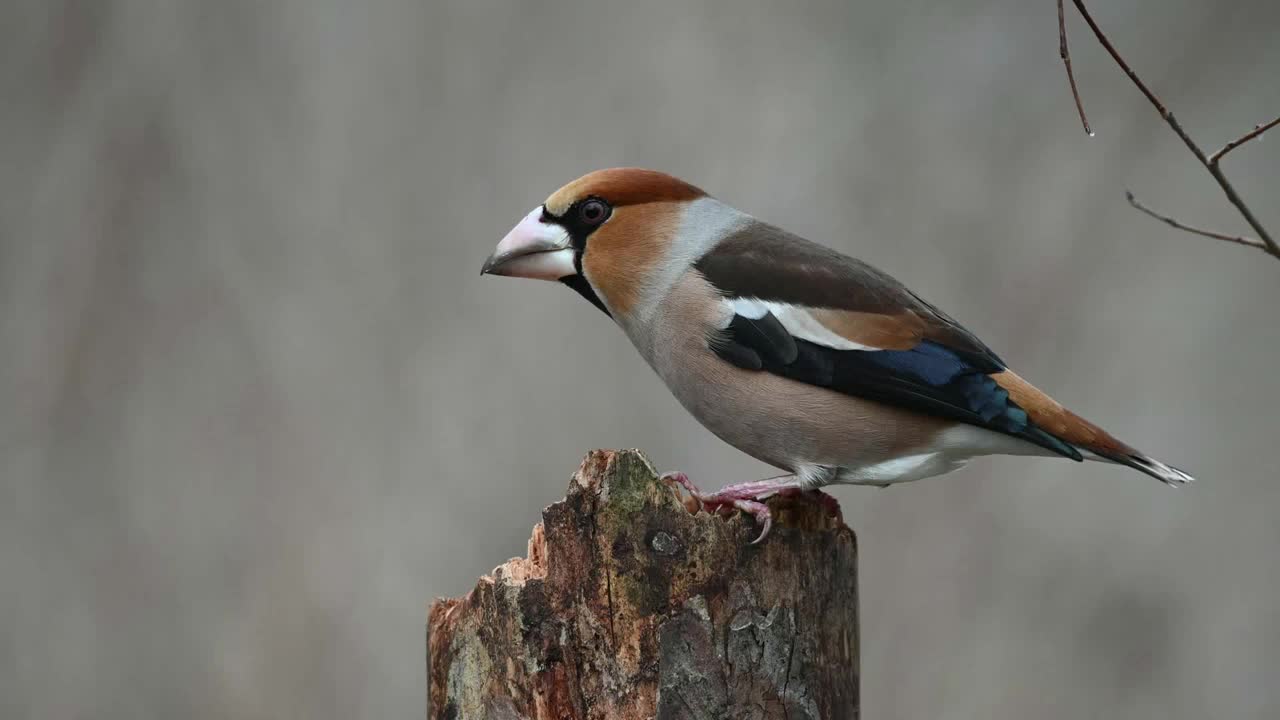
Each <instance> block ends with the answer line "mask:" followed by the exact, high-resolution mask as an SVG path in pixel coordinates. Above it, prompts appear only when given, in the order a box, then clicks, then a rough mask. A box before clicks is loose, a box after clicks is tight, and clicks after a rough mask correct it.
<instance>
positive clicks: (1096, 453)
mask: <svg viewBox="0 0 1280 720" xmlns="http://www.w3.org/2000/svg"><path fill="white" fill-rule="evenodd" d="M1126 449H1129V448H1126ZM1085 459H1086V460H1099V461H1101V462H1109V463H1116V464H1117V465H1125V466H1127V467H1131V468H1133V469H1134V470H1137V471H1138V472H1141V473H1146V474H1147V475H1150V476H1151V477H1153V478H1155V479H1157V480H1159V481H1160V482H1162V483H1164V484H1166V485H1174V486H1177V485H1185V484H1186V483H1189V482H1192V481H1193V480H1195V478H1194V477H1192V476H1191V475H1189V474H1187V473H1186V472H1183V471H1182V470H1179V469H1178V468H1176V467H1174V466H1172V465H1166V464H1164V463H1162V462H1160V461H1159V460H1156V459H1155V458H1153V457H1148V456H1146V455H1143V454H1142V453H1140V452H1137V451H1134V452H1131V453H1113V452H1107V451H1106V450H1102V449H1101V448H1099V449H1098V450H1086V451H1085Z"/></svg>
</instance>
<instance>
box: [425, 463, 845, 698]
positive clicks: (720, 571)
mask: <svg viewBox="0 0 1280 720" xmlns="http://www.w3.org/2000/svg"><path fill="white" fill-rule="evenodd" d="M806 495H808V494H806ZM770 507H771V508H772V509H773V512H774V517H775V523H774V528H773V531H772V532H771V533H770V535H769V537H768V538H767V539H766V540H765V541H764V542H762V543H760V544H759V545H750V544H749V543H750V541H751V540H752V539H754V538H755V535H756V533H757V532H758V528H757V527H756V526H755V523H754V521H753V520H752V519H751V518H749V517H743V516H741V515H740V514H736V515H734V516H733V517H730V518H727V519H726V518H724V517H719V516H714V515H708V514H706V513H698V514H696V515H694V514H690V513H689V512H688V511H687V510H686V509H685V508H684V507H683V505H682V503H681V501H680V500H679V499H678V498H677V496H676V495H675V494H674V492H673V491H672V490H671V489H670V488H668V487H666V486H665V485H664V484H663V483H662V482H661V481H660V480H658V479H657V477H656V474H655V473H654V471H653V468H652V467H651V466H650V465H649V463H648V462H647V461H646V460H645V459H644V457H643V456H642V455H640V453H638V452H636V451H633V450H628V451H620V452H609V451H596V452H593V453H591V454H590V455H588V456H587V458H586V460H585V461H583V463H582V467H581V468H579V469H578V472H577V473H575V474H574V476H573V480H572V481H571V482H570V483H569V492H568V496H567V497H566V498H565V499H564V500H562V501H560V502H557V503H555V504H553V505H551V506H550V507H548V508H547V509H546V510H545V511H544V512H543V522H542V523H541V524H539V525H537V526H535V527H534V529H533V537H532V538H531V539H530V541H529V556H528V557H527V558H517V559H513V560H511V561H509V562H507V563H506V564H504V565H502V566H500V567H498V568H495V569H494V571H493V574H492V575H487V576H485V577H482V578H481V579H480V581H479V583H478V584H477V585H476V587H475V589H474V590H472V591H471V592H470V593H468V594H467V595H466V596H464V597H461V598H456V599H439V600H437V601H436V602H435V603H434V604H432V606H431V612H430V616H429V620H428V624H427V635H428V672H427V674H428V683H429V690H428V693H429V699H428V711H427V715H428V718H430V720H470V719H471V718H496V719H499V720H516V719H519V718H537V719H538V720H542V719H552V718H554V719H557V720H561V719H568V718H573V719H575V720H587V719H603V718H617V719H626V720H633V719H634V720H647V719H648V718H655V717H656V718H660V719H662V720H666V719H668V718H671V719H676V718H679V719H681V720H684V719H689V720H693V719H699V720H701V719H702V718H789V719H800V718H806V719H807V718H824V719H826V720H839V719H841V718H856V717H858V674H859V673H858V593H857V545H856V541H855V538H854V534H853V532H852V531H851V530H849V528H847V527H845V526H844V524H843V523H842V522H841V521H840V519H839V518H838V517H832V516H831V511H830V510H829V509H828V507H824V505H823V503H822V502H820V501H819V500H817V499H814V498H811V497H803V498H778V499H774V500H771V501H770Z"/></svg>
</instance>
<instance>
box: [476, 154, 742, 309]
mask: <svg viewBox="0 0 1280 720" xmlns="http://www.w3.org/2000/svg"><path fill="white" fill-rule="evenodd" d="M706 203H712V204H714V206H715V207H717V208H724V209H725V210H728V208H727V206H724V205H721V204H720V203H717V202H715V201H714V200H712V199H711V198H709V197H708V196H707V194H706V193H704V192H703V191H702V190H699V189H698V188H696V187H694V186H692V185H690V184H689V183H686V182H684V181H683V180H679V179H677V178H674V177H672V176H670V175H666V174H664V173H660V172H656V171H653V170H642V169H639V168H612V169H608V170H597V171H596V172H593V173H589V174H587V175H584V176H582V177H580V178H578V179H577V180H574V181H573V182H571V183H569V184H568V185H565V186H564V187H562V188H560V189H559V190H557V191H555V192H554V193H552V194H551V196H550V197H548V198H547V200H546V202H544V203H543V204H541V205H539V206H538V207H536V208H534V209H533V210H532V211H531V212H530V213H529V214H528V215H526V216H525V217H524V219H523V220H521V221H520V222H519V223H518V224H517V225H516V226H515V227H514V228H512V229H511V232H509V233H507V236H506V237H504V238H503V239H502V242H500V243H498V247H497V248H496V249H495V250H494V251H493V254H492V255H490V256H489V259H488V260H486V261H485V263H484V267H483V268H482V269H481V273H482V274H491V275H506V276H509V277H527V278H537V279H540V280H558V281H560V282H562V283H564V284H565V285H568V286H569V287H571V288H573V289H574V290H576V291H578V292H579V293H580V294H582V295H583V296H584V297H586V298H587V299H588V300H590V301H591V302H592V303H593V304H595V305H596V306H597V307H599V308H600V309H601V310H604V311H605V312H606V313H609V314H610V315H613V316H615V317H619V316H623V317H625V316H627V315H628V314H631V313H633V312H634V311H636V310H637V309H638V306H639V305H643V304H645V303H646V297H645V296H646V295H647V294H648V291H649V290H650V289H651V288H653V287H654V286H655V284H658V282H659V279H660V277H661V276H663V275H665V274H669V273H670V272H674V271H675V270H676V269H679V270H683V269H685V268H687V267H688V265H689V263H690V262H692V260H693V257H696V256H693V257H681V256H684V255H688V254H689V253H687V252H680V251H681V250H682V249H688V250H693V248H692V247H690V248H685V247H684V246H686V245H689V244H690V243H691V242H692V243H693V244H698V245H704V244H706V240H707V239H708V238H705V237H703V236H704V235H705V233H704V232H700V231H699V229H698V228H699V227H704V226H705V225H706V224H705V223H703V222H700V220H701V219H704V218H702V216H704V215H706V212H705V211H706V209H707V208H703V212H696V210H697V209H698V208H699V207H700V204H706ZM691 213H692V214H691ZM691 224H693V225H694V226H695V227H691ZM713 225H715V223H713Z"/></svg>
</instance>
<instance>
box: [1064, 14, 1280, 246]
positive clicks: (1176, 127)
mask: <svg viewBox="0 0 1280 720" xmlns="http://www.w3.org/2000/svg"><path fill="white" fill-rule="evenodd" d="M1072 2H1073V3H1074V4H1075V6H1076V9H1077V10H1079V11H1080V17H1082V18H1084V21H1085V22H1086V23H1088V25H1089V29H1090V30H1092V31H1093V34H1094V36H1095V37H1097V38H1098V42H1100V43H1102V47H1104V48H1106V50H1107V52H1108V53H1110V54H1111V57H1112V59H1114V60H1115V61H1116V64H1117V65H1119V66H1120V69H1121V70H1123V71H1124V73H1125V75H1128V76H1129V79H1130V80H1132V81H1133V84H1134V85H1136V86H1137V87H1138V89H1139V90H1141V91H1142V94H1143V95H1145V96H1146V97H1147V100H1149V101H1151V104H1152V105H1153V106H1155V109H1156V112H1158V113H1160V117H1162V118H1164V121H1165V122H1166V123H1168V125H1169V127H1170V128H1172V129H1173V132H1174V133H1176V134H1177V136H1178V137H1179V138H1181V139H1182V142H1183V144H1184V145H1186V146H1187V149H1188V150H1190V151H1191V154H1192V155H1195V156H1196V159H1197V160H1199V161H1200V164H1201V165H1204V167H1205V169H1206V170H1208V171H1209V174H1210V175H1212V176H1213V179H1214V180H1217V181H1218V186H1219V187H1221V188H1222V192H1224V193H1225V194H1226V196H1227V199H1228V200H1230V201H1231V204H1232V205H1235V206H1236V210H1238V211H1239V212H1240V214H1241V215H1242V216H1243V217H1244V219H1245V221H1246V222H1248V223H1249V225H1250V226H1251V227H1252V228H1253V229H1254V231H1255V232H1257V233H1258V237H1259V238H1261V239H1262V240H1261V242H1262V243H1263V245H1264V246H1265V247H1266V249H1267V252H1269V253H1270V254H1272V255H1274V256H1276V257H1278V258H1280V245H1277V244H1276V241H1275V240H1273V239H1271V235H1270V234H1269V233H1268V232H1267V230H1266V228H1264V227H1262V223H1261V222H1259V221H1258V218H1256V217H1254V215H1253V211H1251V210H1250V209H1249V206H1248V205H1245V204H1244V200H1241V199H1240V195H1238V194H1237V193H1236V189H1235V188H1234V187H1232V186H1231V182H1230V181H1228V180H1227V176H1226V175H1223V174H1222V170H1221V169H1220V168H1219V167H1218V164H1217V163H1214V162H1210V161H1209V158H1208V157H1206V156H1205V154H1204V151H1203V150H1201V149H1200V146H1199V145H1197V144H1196V143H1195V141H1194V140H1192V139H1191V136H1190V135H1188V134H1187V131H1186V130H1183V129H1182V124H1181V123H1179V122H1178V119H1177V118H1176V117H1174V116H1173V113H1172V112H1170V110H1169V108H1167V107H1165V105H1164V103H1162V102H1160V98H1158V97H1156V94H1155V93H1153V92H1151V89H1150V88H1148V87H1147V85H1146V83H1144V82H1142V79H1141V78H1139V77H1138V74H1137V73H1135V72H1134V71H1133V68H1131V67H1129V63H1127V62H1125V59H1124V58H1123V57H1121V56H1120V52H1119V51H1118V50H1116V48H1115V46H1114V45H1112V44H1111V40H1110V39H1108V38H1107V35H1106V33H1104V32H1102V28H1100V27H1098V23H1097V22H1096V21H1094V19H1093V16H1092V15H1090V14H1089V9H1088V8H1086V7H1085V5H1084V0H1072ZM1255 137H1256V136H1255ZM1238 144H1239V142H1237V145H1238ZM1200 234H1202V235H1204V234H1206V233H1203V232H1202V233H1200ZM1210 237H1213V236H1212V235H1210ZM1219 239H1222V238H1219ZM1231 241H1232V242H1235V240H1234V239H1233V240H1231ZM1245 244H1246V245H1247V244H1249V243H1245Z"/></svg>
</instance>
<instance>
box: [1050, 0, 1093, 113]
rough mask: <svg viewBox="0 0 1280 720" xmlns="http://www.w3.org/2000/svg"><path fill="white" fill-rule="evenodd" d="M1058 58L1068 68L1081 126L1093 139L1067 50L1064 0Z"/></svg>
mask: <svg viewBox="0 0 1280 720" xmlns="http://www.w3.org/2000/svg"><path fill="white" fill-rule="evenodd" d="M1058 57H1060V58H1062V63H1063V64H1064V65H1066V66H1067V82H1069V83H1071V97H1073V98H1075V101H1076V112H1078V113H1080V124H1081V125H1084V131H1085V134H1087V135H1088V136H1089V137H1093V128H1091V127H1089V118H1088V117H1086V116H1085V114H1084V104H1083V103H1081V102H1080V91H1079V90H1078V89H1077V88H1076V74H1075V72H1073V71H1072V69H1071V51H1070V50H1069V49H1067V18H1066V15H1065V13H1063V11H1062V0H1058Z"/></svg>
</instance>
